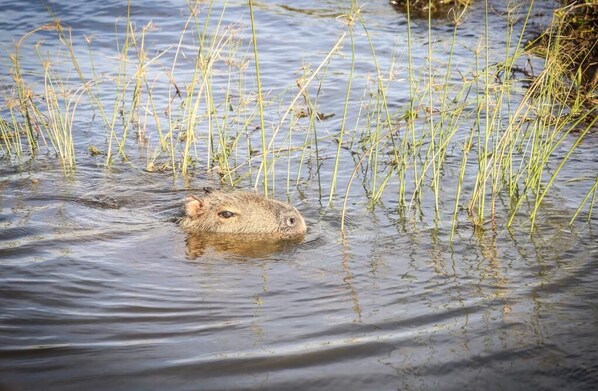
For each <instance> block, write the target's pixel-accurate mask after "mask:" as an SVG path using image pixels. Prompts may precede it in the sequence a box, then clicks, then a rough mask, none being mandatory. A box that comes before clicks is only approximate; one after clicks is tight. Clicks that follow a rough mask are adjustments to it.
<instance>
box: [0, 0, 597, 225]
mask: <svg viewBox="0 0 598 391" xmlns="http://www.w3.org/2000/svg"><path fill="white" fill-rule="evenodd" d="M458 3H459V6H460V8H459V9H458V12H457V11H452V12H451V13H449V15H450V18H451V20H450V24H451V25H452V28H453V33H452V39H451V41H450V48H449V55H448V62H447V63H445V64H442V65H441V66H438V64H437V60H436V58H435V54H434V48H435V46H434V44H433V43H434V41H435V37H434V34H435V32H434V30H433V29H432V23H433V22H432V17H433V13H434V14H435V13H436V11H437V10H435V9H433V7H428V9H427V12H428V24H429V28H428V43H429V44H428V45H427V50H428V53H427V61H428V66H427V67H425V68H418V67H415V66H414V64H413V62H412V58H413V57H412V56H413V47H412V45H413V44H412V37H411V32H412V25H411V19H410V18H409V17H408V18H407V27H406V29H407V30H406V31H405V33H406V35H407V37H408V39H407V45H406V47H405V48H404V53H403V55H404V56H405V57H406V58H407V62H406V64H407V65H406V66H403V67H402V66H400V65H399V63H398V61H391V63H390V65H388V66H386V67H385V68H383V65H381V64H382V61H380V58H379V55H378V53H377V51H376V47H375V44H374V42H373V40H372V36H371V33H370V31H369V30H368V26H367V21H366V20H364V19H365V18H364V17H363V14H362V9H361V8H360V5H359V4H357V3H353V5H352V6H351V8H350V9H347V10H346V13H345V14H344V15H342V16H341V17H338V18H337V20H338V21H339V29H340V32H339V34H338V37H337V40H336V42H335V43H334V44H333V45H332V46H331V47H330V48H329V50H328V52H327V53H324V54H322V55H321V59H320V61H319V62H318V63H317V64H305V65H304V67H303V68H302V69H301V74H300V75H299V77H298V78H297V80H296V85H294V86H287V87H288V89H286V90H284V91H282V92H278V91H267V90H264V87H263V83H262V79H261V77H262V75H263V74H264V73H267V70H265V69H264V68H263V67H260V61H259V59H260V49H261V48H263V47H264V46H265V45H267V43H266V42H263V41H261V40H260V34H259V25H256V21H255V19H254V17H253V16H254V12H258V11H256V10H255V9H254V7H253V2H252V1H249V14H250V15H251V18H250V21H249V26H238V25H225V23H224V16H225V13H226V8H227V5H226V4H227V3H226V2H225V3H224V5H222V6H219V8H218V12H216V7H215V6H214V4H215V3H214V2H208V3H206V2H199V1H198V2H189V4H188V6H189V7H188V13H187V15H188V16H187V20H186V23H185V25H184V28H183V31H181V34H180V39H179V41H178V42H175V43H172V46H169V47H164V48H161V49H160V50H155V49H154V50H150V49H148V41H150V40H151V36H152V33H153V30H154V26H153V25H152V23H151V22H150V23H148V24H147V25H145V26H143V27H142V28H136V26H135V23H134V22H133V21H132V20H131V17H130V15H128V16H127V18H126V19H125V20H124V21H123V22H122V23H120V24H119V26H121V27H122V30H123V31H121V34H120V35H119V37H120V38H119V41H118V43H117V50H118V58H116V59H113V60H111V61H114V64H113V66H112V69H115V70H116V71H115V72H113V73H111V74H108V73H106V72H98V70H97V67H96V64H98V61H106V59H96V58H95V56H94V45H93V37H86V39H87V45H88V48H89V51H88V53H86V54H82V53H79V52H77V51H76V50H75V48H74V44H73V37H72V36H71V31H70V30H69V29H68V28H67V27H65V26H63V25H62V24H61V23H60V22H59V21H58V20H57V21H56V22H55V23H54V24H51V25H47V26H42V27H40V28H38V29H36V30H34V31H31V32H30V33H28V34H26V35H25V36H23V37H22V38H21V39H20V40H19V41H18V42H17V43H16V45H15V50H14V53H12V55H11V61H12V68H11V69H10V71H7V70H3V73H2V74H10V77H11V88H5V89H4V90H3V95H4V96H3V98H4V100H3V102H2V103H1V107H0V115H1V118H0V147H1V154H2V156H3V157H4V158H5V159H13V158H17V159H18V158H21V157H23V156H24V155H40V154H48V155H50V156H55V157H56V158H58V159H59V160H60V161H61V162H62V165H63V167H64V170H65V172H66V173H67V174H68V173H69V172H72V171H73V170H75V169H76V167H77V154H78V153H81V152H85V153H88V154H91V155H93V156H94V157H95V158H96V159H98V160H100V161H102V162H104V163H105V165H106V166H108V167H109V166H110V165H111V164H113V162H114V161H115V159H123V160H126V161H132V160H133V158H132V155H135V154H136V153H138V151H139V150H140V149H141V150H142V151H143V153H142V154H141V156H142V158H143V159H144V160H145V163H144V169H145V170H147V171H150V172H152V171H165V170H170V171H172V173H173V174H174V175H183V176H186V175H192V174H193V173H196V172H202V171H205V170H208V171H211V172H216V173H218V174H219V175H220V177H221V179H222V181H223V182H226V183H229V184H230V185H233V186H234V185H237V184H239V183H240V182H250V183H252V184H254V186H255V187H261V188H262V189H263V192H265V193H266V194H267V193H268V192H269V191H273V190H274V187H275V185H276V183H278V184H280V183H285V186H286V190H287V191H290V189H291V188H293V187H297V186H299V187H301V186H305V184H306V183H317V189H318V191H319V196H320V198H322V199H327V200H328V202H329V203H330V204H334V203H338V204H342V205H343V223H344V211H345V210H346V206H347V201H348V199H349V196H350V194H352V191H354V187H355V186H354V183H355V182H357V181H359V182H361V187H362V188H363V189H365V194H366V195H367V197H368V200H369V201H370V204H371V205H372V207H373V206H375V205H377V204H379V203H380V202H382V200H383V199H393V200H396V208H397V210H398V214H399V215H400V216H402V217H404V218H412V219H413V220H415V219H416V218H417V216H418V211H420V210H421V205H422V204H423V203H430V205H433V207H432V208H431V209H432V210H433V211H434V219H433V220H434V221H440V220H441V219H442V218H443V216H444V218H445V219H446V218H448V219H450V220H451V221H452V225H453V227H454V228H456V227H457V226H458V224H459V223H460V222H461V223H462V222H463V220H464V219H463V216H467V221H469V222H470V223H471V224H473V225H474V226H476V227H482V226H484V225H485V224H487V223H492V224H494V223H496V219H497V218H500V219H501V221H502V222H503V223H504V224H506V225H510V224H512V222H513V220H514V218H515V217H517V216H518V217H519V218H521V216H528V217H529V218H530V219H531V223H532V224H531V226H532V228H533V226H534V224H535V219H536V216H537V214H538V212H539V210H540V208H541V206H542V203H543V202H544V201H545V200H546V199H547V196H549V195H550V194H551V192H552V191H553V189H554V185H555V183H557V182H558V181H559V173H560V172H561V170H562V168H563V167H565V166H566V165H567V164H568V163H569V161H570V159H571V157H572V156H573V155H574V154H575V152H576V148H577V147H578V146H579V145H580V144H581V143H583V141H584V137H585V136H586V135H587V134H588V133H589V132H591V131H592V130H594V129H596V121H597V118H598V116H597V115H596V114H597V111H598V109H597V102H596V94H595V92H596V83H595V82H590V83H587V82H584V83H582V82H581V81H582V80H583V81H587V80H594V79H595V77H596V76H595V75H596V71H594V76H592V74H591V72H592V71H591V70H590V69H596V63H595V61H594V62H592V61H593V60H592V61H588V59H591V58H592V57H591V55H595V53H596V40H595V39H594V40H593V41H592V40H589V39H585V41H586V42H589V43H592V42H593V46H592V45H590V46H589V47H588V48H587V50H585V51H583V52H581V51H579V52H576V53H578V54H579V53H593V54H580V55H581V58H580V57H579V56H571V55H570V54H571V49H570V43H569V42H568V41H567V40H566V39H564V38H563V31H564V30H568V31H569V29H570V28H571V27H566V26H565V25H564V22H563V20H564V19H563V18H562V15H563V13H570V12H574V11H575V10H577V9H580V8H581V6H577V5H573V6H569V8H565V9H563V10H560V11H557V12H556V13H555V16H554V23H553V27H551V28H550V29H549V30H548V31H547V32H546V34H545V35H543V37H542V38H541V39H540V40H539V41H541V42H543V43H544V44H543V45H541V46H540V45H532V46H530V47H533V48H534V49H533V50H534V51H536V53H538V52H539V49H538V48H539V47H542V50H541V52H540V53H541V54H542V57H543V59H544V66H543V69H542V70H541V71H540V73H539V74H534V71H533V69H529V68H526V64H527V58H528V57H527V56H528V51H526V42H525V38H524V34H525V32H526V28H527V26H528V21H529V19H530V17H531V13H532V6H533V1H532V2H531V4H530V6H529V9H521V8H520V7H521V6H520V5H518V4H515V3H517V2H512V4H510V5H509V6H508V9H507V15H506V17H505V19H506V21H507V22H506V23H507V26H506V27H507V28H506V30H505V33H504V34H505V35H506V36H505V42H506V47H504V48H503V55H502V58H501V59H500V60H498V61H497V59H496V57H495V56H494V55H491V48H490V47H489V43H488V34H489V32H488V31H489V29H490V27H489V21H488V18H489V15H490V13H491V12H492V10H490V9H489V6H488V4H487V3H486V5H485V7H486V10H485V12H486V21H485V29H486V33H485V36H484V37H482V38H481V39H480V41H479V44H478V46H477V47H475V48H471V59H470V63H471V67H470V68H469V69H467V70H463V69H459V68H457V67H456V66H455V61H456V60H455V58H454V57H453V53H454V49H455V47H456V45H458V32H459V29H460V28H461V27H462V24H463V22H464V18H465V17H466V15H467V5H468V4H469V3H470V2H465V1H459V2H458ZM429 4H430V3H429ZM516 21H517V22H518V23H519V24H518V26H520V27H519V28H518V29H516V28H515V22H516ZM567 26H569V25H567ZM38 36H40V38H39V40H36V39H37V38H36V37H38ZM42 36H43V40H42V38H41V37H42ZM594 37H595V35H594ZM48 40H55V41H57V42H59V43H60V50H58V51H55V50H52V53H51V54H50V53H48V52H47V51H44V44H43V43H42V42H43V41H48ZM364 43H365V45H366V46H367V47H368V48H369V52H368V53H363V52H360V53H357V52H356V47H357V46H358V45H363V44H364ZM341 49H342V52H341ZM25 50H27V51H28V53H31V52H33V53H35V54H36V56H37V59H36V61H32V59H31V58H28V57H26V56H25V55H24V54H23V51H25ZM358 56H367V58H363V57H362V58H359V57H358ZM341 59H342V61H343V62H344V63H347V64H348V68H347V70H346V75H345V84H344V85H343V86H337V88H340V89H341V91H344V94H345V96H344V104H343V105H342V111H340V112H335V113H327V112H322V109H321V108H320V107H321V105H320V103H321V100H322V99H323V98H322V96H323V91H324V90H325V88H326V86H327V85H328V84H327V78H328V77H329V73H328V68H329V65H330V64H331V63H332V62H334V61H341ZM594 59H595V58H594ZM357 61H367V62H369V63H370V64H372V66H373V69H374V73H373V75H370V79H369V80H368V82H367V83H366V87H365V89H364V90H363V91H357V92H358V93H359V95H360V96H361V102H359V105H355V102H354V100H353V99H352V98H351V97H352V96H353V94H355V93H356V91H355V89H356V87H355V84H354V83H353V80H354V78H355V77H354V69H355V65H356V62H357ZM84 62H85V63H86V64H88V65H86V66H82V65H81V64H82V63H84ZM576 67H577V68H576ZM591 67H594V68H591ZM296 71H297V70H296V69H293V70H289V72H296ZM517 75H524V76H525V77H526V79H528V80H526V82H527V83H529V88H526V89H523V88H521V84H522V80H521V79H517V77H516V76H517ZM592 77H594V79H592ZM455 79H457V80H459V82H458V83H456V82H454V80H455ZM565 80H567V81H568V82H565ZM592 83H594V84H592ZM397 88H400V89H406V90H408V91H409V96H410V99H409V102H408V104H407V105H406V106H404V107H401V108H398V109H397V108H396V107H393V108H391V107H392V106H391V105H390V104H389V103H390V102H389V96H391V95H392V92H393V89H397ZM513 102H516V103H515V104H514V103H513ZM83 105H85V106H86V107H88V108H89V107H90V108H91V109H92V110H93V112H94V113H95V115H94V117H95V120H96V121H98V120H99V121H101V123H102V127H99V126H97V125H95V127H93V129H101V128H103V129H104V132H105V143H104V144H103V145H95V144H90V143H89V142H88V141H87V136H86V135H85V132H84V131H82V130H81V129H82V128H89V127H90V125H89V121H90V120H91V119H82V118H79V117H78V116H77V110H78V108H80V107H82V106H83ZM327 122H329V123H330V124H331V126H332V127H333V128H334V129H335V130H334V131H330V132H323V131H322V126H321V124H322V123H327ZM347 166H349V167H352V170H351V169H350V170H349V172H350V175H349V177H348V179H346V178H345V180H344V181H339V177H340V176H341V172H340V167H345V169H346V167H347ZM323 170H328V171H329V172H331V174H330V175H328V176H326V178H330V181H329V182H327V181H326V180H325V179H324V176H322V175H321V173H322V172H323ZM281 175H284V176H285V177H284V182H282V181H281ZM455 178H456V180H455ZM577 181H578V185H579V186H584V187H585V188H586V189H587V193H586V196H585V197H584V199H583V200H582V202H581V203H580V205H579V207H578V209H577V210H576V211H575V212H574V213H573V216H572V220H571V221H572V222H573V220H574V219H575V218H579V217H580V216H582V215H585V216H586V217H585V218H587V219H588V220H589V218H590V216H591V214H592V210H593V207H594V205H595V202H596V192H597V187H598V176H597V177H595V178H578V179H577ZM383 196H384V197H383Z"/></svg>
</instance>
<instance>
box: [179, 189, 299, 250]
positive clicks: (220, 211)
mask: <svg viewBox="0 0 598 391" xmlns="http://www.w3.org/2000/svg"><path fill="white" fill-rule="evenodd" d="M204 191H205V194H204V195H203V196H202V197H196V196H193V195H190V196H187V199H186V200H185V201H186V202H185V208H184V209H185V217H183V218H182V219H181V221H180V224H181V227H183V229H185V230H186V231H187V232H190V233H201V232H215V233H227V234H248V235H258V236H261V237H266V238H273V239H278V238H279V239H284V238H294V237H297V236H302V235H304V234H305V232H306V231H307V227H306V226H305V220H303V216H301V214H300V213H299V212H298V211H297V209H295V208H294V207H292V206H291V205H288V204H285V203H284V202H280V201H276V200H272V199H268V198H265V197H264V196H261V195H259V194H257V193H250V192H243V191H236V192H232V193H226V192H223V191H219V190H214V189H212V188H209V187H206V188H204Z"/></svg>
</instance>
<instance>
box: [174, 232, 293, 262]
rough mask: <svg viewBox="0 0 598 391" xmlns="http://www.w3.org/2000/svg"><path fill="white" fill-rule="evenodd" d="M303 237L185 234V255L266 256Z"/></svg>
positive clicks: (190, 256)
mask: <svg viewBox="0 0 598 391" xmlns="http://www.w3.org/2000/svg"><path fill="white" fill-rule="evenodd" d="M303 240H304V238H302V237H300V238H293V239H286V240H276V239H271V240H268V239H266V238H260V237H253V236H252V235H238V234H222V233H221V234H214V233H207V232H206V233H200V234H193V233H190V234H187V239H186V240H185V243H186V245H187V256H188V257H189V258H190V259H196V258H198V257H201V256H202V255H204V254H205V253H206V252H216V253H229V254H234V255H239V256H242V257H248V258H260V257H267V256H268V255H271V254H274V253H278V252H281V251H284V250H290V249H292V248H294V247H295V246H297V245H298V244H300V243H302V242H303Z"/></svg>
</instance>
